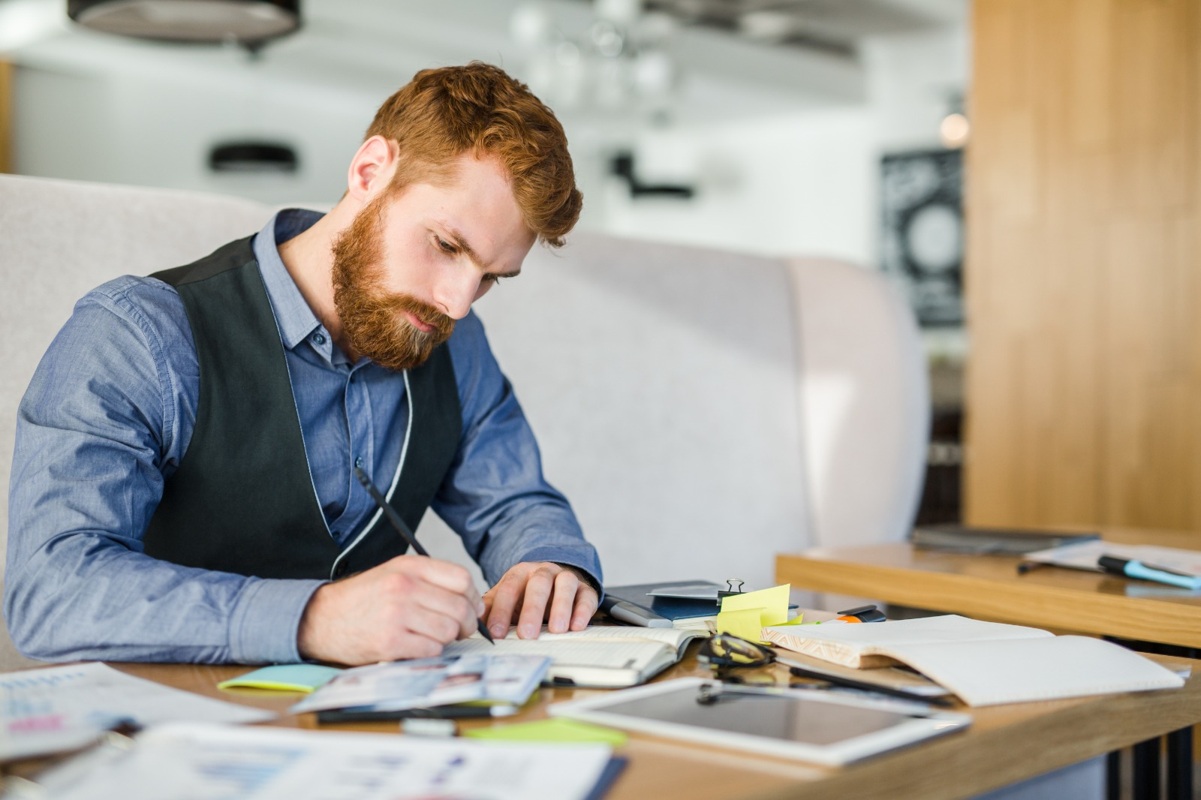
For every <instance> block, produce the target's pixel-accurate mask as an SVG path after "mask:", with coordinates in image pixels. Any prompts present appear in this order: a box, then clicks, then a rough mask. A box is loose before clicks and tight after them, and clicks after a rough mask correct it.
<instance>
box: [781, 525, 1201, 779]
mask: <svg viewBox="0 0 1201 800" xmlns="http://www.w3.org/2000/svg"><path fill="white" fill-rule="evenodd" d="M1104 537H1105V538H1106V539H1109V540H1111V541H1114V542H1121V543H1127V544H1145V543H1151V542H1152V541H1154V543H1156V544H1161V545H1165V546H1171V547H1183V548H1187V547H1189V546H1190V545H1191V544H1193V543H1192V542H1190V541H1189V540H1188V539H1186V538H1185V537H1190V538H1195V535H1194V534H1180V533H1165V532H1143V531H1134V530H1111V531H1106V532H1105V533H1104ZM1019 561H1020V559H1019V558H1017V557H1007V556H997V555H971V554H965V553H945V552H940V551H935V550H919V549H917V548H915V547H914V546H913V545H911V544H909V543H907V542H896V543H889V544H882V545H872V546H865V547H844V548H817V549H814V550H809V551H806V552H804V553H798V554H780V555H777V556H776V580H777V581H779V582H781V583H791V584H792V585H793V586H794V587H796V588H801V589H809V590H813V591H817V592H830V593H833V594H842V595H852V596H855V597H865V598H872V599H875V600H882V601H884V602H887V603H891V604H895V605H902V606H912V607H914V608H921V609H928V610H932V611H942V612H951V613H956V614H963V615H964V616H969V617H977V618H980V619H988V620H995V621H997V622H1009V623H1014V624H1019V625H1031V626H1034V627H1038V628H1049V629H1052V630H1055V631H1058V632H1072V633H1084V634H1091V635H1094V636H1105V637H1112V638H1119V639H1125V640H1130V641H1134V642H1140V643H1152V644H1153V645H1170V646H1173V647H1174V648H1184V649H1183V650H1182V651H1180V652H1182V653H1183V654H1185V655H1190V656H1191V655H1196V654H1197V649H1198V648H1201V597H1198V596H1196V595H1195V594H1191V593H1190V592H1188V591H1186V590H1180V589H1174V588H1173V587H1167V586H1160V585H1157V584H1148V583H1143V582H1139V581H1131V580H1129V579H1126V578H1121V577H1117V576H1113V575H1107V574H1104V573H1092V572H1083V571H1077V570H1069V569H1060V568H1055V567H1042V568H1038V569H1034V570H1032V571H1030V572H1027V573H1026V574H1024V575H1019V574H1018V571H1017V566H1018V563H1019ZM1167 750H1168V791H1169V795H1170V796H1172V797H1190V796H1191V792H1192V784H1193V768H1192V767H1193V765H1192V760H1193V758H1194V755H1193V745H1192V729H1191V727H1181V728H1179V729H1176V730H1173V731H1171V732H1170V734H1169V735H1168V737H1167ZM1159 754H1160V746H1159V742H1158V741H1156V740H1148V741H1145V742H1140V743H1139V744H1138V745H1137V746H1136V747H1135V748H1134V777H1133V781H1134V786H1135V790H1136V793H1141V794H1143V795H1146V796H1156V797H1157V796H1158V788H1159ZM1118 763H1119V762H1118V759H1117V755H1116V753H1114V754H1111V756H1110V759H1109V776H1110V777H1109V780H1110V784H1111V789H1110V792H1111V794H1110V796H1111V797H1113V796H1115V794H1114V792H1115V791H1116V789H1115V788H1114V787H1116V786H1117V785H1118V783H1119V769H1118Z"/></svg>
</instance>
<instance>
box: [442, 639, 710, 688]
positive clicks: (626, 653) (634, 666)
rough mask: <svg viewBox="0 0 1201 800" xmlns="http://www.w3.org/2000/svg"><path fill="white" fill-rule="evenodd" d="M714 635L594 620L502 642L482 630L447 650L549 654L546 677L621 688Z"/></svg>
mask: <svg viewBox="0 0 1201 800" xmlns="http://www.w3.org/2000/svg"><path fill="white" fill-rule="evenodd" d="M707 635H708V634H707V633H705V632H703V631H698V630H682V629H679V628H637V627H624V626H620V625H593V626H591V627H588V628H585V629H584V630H582V631H570V632H568V633H546V632H545V631H544V632H543V633H542V635H541V636H539V637H538V638H537V639H518V638H517V634H516V633H515V632H510V633H509V635H508V636H507V637H506V638H504V639H497V640H496V644H495V645H492V644H488V642H487V641H486V640H485V639H484V638H483V637H482V636H480V635H479V634H476V635H475V636H472V637H471V638H469V639H461V640H459V641H457V642H451V643H450V644H448V645H447V646H446V647H445V648H444V649H443V654H444V655H465V654H469V653H470V654H474V653H497V654H500V653H522V654H533V655H541V656H549V657H550V659H551V665H550V669H549V670H548V671H547V673H546V677H545V678H544V682H545V683H547V684H552V685H558V686H587V687H596V688H604V689H611V688H618V687H623V686H635V685H637V684H640V683H644V682H645V681H647V680H649V679H650V678H652V677H654V676H655V675H657V674H659V673H660V672H662V671H663V670H665V669H667V668H668V667H670V666H671V665H672V664H675V663H676V662H678V661H679V660H680V659H681V658H682V657H683V655H684V650H685V649H686V648H687V647H688V643H689V642H691V641H692V640H693V639H696V638H703V637H705V636H707Z"/></svg>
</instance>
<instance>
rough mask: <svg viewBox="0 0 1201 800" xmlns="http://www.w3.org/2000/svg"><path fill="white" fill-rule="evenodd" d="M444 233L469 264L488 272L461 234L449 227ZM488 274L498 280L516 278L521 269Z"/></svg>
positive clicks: (477, 254)
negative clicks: (467, 259)
mask: <svg viewBox="0 0 1201 800" xmlns="http://www.w3.org/2000/svg"><path fill="white" fill-rule="evenodd" d="M446 233H447V235H448V236H449V237H450V240H451V241H452V242H454V244H455V247H457V248H459V249H460V250H462V251H463V253H464V254H465V255H466V256H467V257H468V258H469V259H471V263H473V264H475V265H476V266H477V267H479V268H480V269H481V270H483V271H484V272H487V271H488V269H487V267H485V266H484V262H483V261H481V260H480V256H479V253H477V252H475V250H472V249H471V245H469V244H467V240H466V239H464V238H463V234H461V233H459V231H458V230H456V229H455V228H452V227H450V226H449V225H448V226H446ZM490 274H492V275H495V276H496V277H498V278H516V277H517V276H518V275H520V274H521V267H518V268H517V269H515V270H512V271H510V272H493V273H490Z"/></svg>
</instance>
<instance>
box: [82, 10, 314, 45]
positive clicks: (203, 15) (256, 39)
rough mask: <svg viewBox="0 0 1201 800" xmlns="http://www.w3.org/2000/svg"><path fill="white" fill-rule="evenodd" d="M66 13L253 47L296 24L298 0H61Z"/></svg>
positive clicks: (121, 29) (97, 24) (124, 31)
mask: <svg viewBox="0 0 1201 800" xmlns="http://www.w3.org/2000/svg"><path fill="white" fill-rule="evenodd" d="M67 16H69V17H70V18H71V19H73V20H75V21H76V22H78V23H79V24H80V25H83V26H85V27H87V28H91V29H92V30H97V31H103V32H105V33H115V34H118V35H121V36H132V37H136V38H138V39H154V40H156V41H162V42H186V43H197V44H221V43H225V42H237V43H238V44H242V45H245V46H247V47H249V48H251V49H257V48H258V47H260V46H262V45H263V44H264V43H265V42H267V40H269V39H274V38H276V37H278V36H284V35H286V34H289V33H291V32H292V31H294V30H296V29H297V28H299V27H300V0H67Z"/></svg>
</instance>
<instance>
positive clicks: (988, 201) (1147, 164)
mask: <svg viewBox="0 0 1201 800" xmlns="http://www.w3.org/2000/svg"><path fill="white" fill-rule="evenodd" d="M973 26H974V42H973V48H974V67H973V78H972V80H973V88H972V92H971V97H970V105H969V110H970V115H971V119H972V125H973V129H972V141H971V143H970V145H969V151H968V161H967V165H968V166H967V177H966V180H967V194H966V197H967V200H966V204H967V205H966V214H967V225H968V260H967V265H966V275H965V292H966V297H967V312H968V325H969V340H970V348H971V349H970V358H969V362H968V372H967V387H966V392H967V394H966V401H965V403H966V430H965V443H966V463H965V468H964V475H965V477H964V495H965V497H964V502H965V518H966V519H967V521H968V522H969V523H971V524H976V525H986V524H1014V525H1029V526H1037V525H1047V524H1060V525H1064V524H1066V525H1090V526H1091V525H1100V526H1120V527H1144V528H1174V529H1184V530H1196V531H1198V532H1199V534H1198V541H1199V542H1201V192H1199V188H1201V187H1199V186H1198V184H1199V181H1201V152H1199V150H1201V142H1199V141H1198V137H1199V136H1201V119H1199V117H1201V0H974V2H973Z"/></svg>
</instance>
